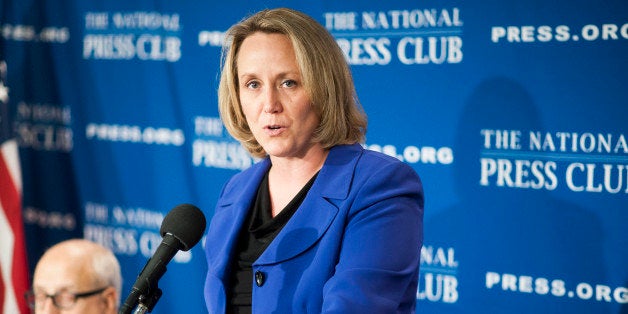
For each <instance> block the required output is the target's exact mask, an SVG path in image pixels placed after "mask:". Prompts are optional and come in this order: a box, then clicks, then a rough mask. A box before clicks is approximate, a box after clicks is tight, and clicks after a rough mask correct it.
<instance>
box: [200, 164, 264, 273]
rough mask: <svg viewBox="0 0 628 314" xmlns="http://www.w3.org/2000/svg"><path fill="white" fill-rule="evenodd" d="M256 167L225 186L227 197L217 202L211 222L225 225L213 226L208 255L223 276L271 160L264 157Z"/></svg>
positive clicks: (212, 265) (212, 267)
mask: <svg viewBox="0 0 628 314" xmlns="http://www.w3.org/2000/svg"><path fill="white" fill-rule="evenodd" d="M254 167H255V168H254V169H251V170H252V172H251V173H249V174H247V176H246V177H240V178H239V179H238V180H235V181H234V183H233V184H232V185H229V186H227V187H226V188H225V191H224V192H223V194H224V195H225V198H224V199H223V200H222V201H221V203H220V204H219V205H218V208H217V210H216V213H215V214H214V217H213V218H212V224H215V225H216V226H222V227H221V228H214V229H211V228H210V231H211V233H210V234H208V235H207V240H208V241H213V243H212V245H211V246H208V248H211V249H212V251H211V252H208V256H210V257H212V258H213V262H210V263H209V264H208V267H210V268H211V269H213V270H214V273H215V274H216V275H217V276H219V277H220V278H224V276H225V272H226V269H227V266H228V265H227V264H228V262H229V256H231V253H232V252H233V249H234V246H235V245H236V242H237V240H238V234H239V232H240V228H241V227H242V224H243V223H244V220H245V219H246V216H247V214H248V211H249V208H250V207H251V202H252V201H253V199H254V198H255V195H256V193H257V188H258V186H259V184H260V182H261V180H262V178H263V177H264V174H265V173H266V171H268V168H269V167H270V161H269V160H268V159H264V160H262V161H261V162H260V165H259V166H257V167H256V166H254ZM218 239H220V240H218Z"/></svg>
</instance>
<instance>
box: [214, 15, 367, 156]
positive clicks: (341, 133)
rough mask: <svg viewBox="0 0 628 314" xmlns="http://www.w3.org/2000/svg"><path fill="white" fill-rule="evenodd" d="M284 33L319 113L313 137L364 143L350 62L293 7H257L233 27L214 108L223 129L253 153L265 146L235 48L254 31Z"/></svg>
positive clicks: (326, 143)
mask: <svg viewBox="0 0 628 314" xmlns="http://www.w3.org/2000/svg"><path fill="white" fill-rule="evenodd" d="M257 32H262V33H271V34H283V35H286V36H287V37H288V38H289V39H290V41H291V42H292V47H293V49H294V52H295V55H296V58H297V60H296V61H297V64H298V66H299V70H300V71H301V77H302V80H303V86H304V88H305V90H306V92H307V93H308V96H309V97H310V99H311V101H312V105H313V106H314V110H315V112H316V114H317V115H318V117H319V120H320V124H319V126H318V127H317V128H316V130H315V131H314V136H313V138H312V141H313V142H315V143H320V144H321V145H322V146H323V148H325V149H327V148H331V147H332V146H335V145H340V144H354V143H364V140H365V134H366V125H367V119H366V115H365V114H364V111H363V109H362V107H361V106H360V104H359V102H358V99H357V95H356V92H355V87H354V85H353V78H352V77H351V71H350V70H349V65H348V64H347V61H346V60H345V57H344V54H343V53H342V50H340V47H338V44H337V43H336V41H335V40H334V38H333V37H332V35H331V34H330V33H329V32H328V31H327V30H326V29H325V28H324V27H323V26H322V25H321V24H320V23H318V22H317V21H315V20H314V19H312V18H311V17H309V16H308V15H306V14H304V13H301V12H299V11H295V10H292V9H286V8H279V9H273V10H263V11H260V12H258V13H256V14H254V15H252V16H250V17H248V18H246V19H244V20H242V21H241V22H239V23H238V24H235V25H234V26H232V27H231V28H230V29H229V30H228V31H227V33H226V37H225V45H224V46H223V51H222V63H221V75H220V85H219V87H218V109H219V111H220V116H221V118H222V120H223V123H224V124H225V127H226V128H227V131H229V133H230V134H231V136H233V137H234V138H236V139H237V140H238V141H240V143H242V145H243V146H244V147H245V148H246V149H247V150H248V151H249V153H251V155H253V156H254V157H258V158H262V157H264V156H266V151H264V148H263V147H262V146H261V145H260V144H259V143H258V141H257V140H256V139H255V138H254V137H253V133H252V132H251V130H250V128H249V125H248V123H247V122H246V118H245V117H244V113H243V112H242V108H241V104H240V98H239V96H238V95H239V82H238V65H237V58H238V52H239V50H240V47H241V45H242V42H243V41H244V39H246V38H247V37H248V36H250V35H252V34H254V33H257Z"/></svg>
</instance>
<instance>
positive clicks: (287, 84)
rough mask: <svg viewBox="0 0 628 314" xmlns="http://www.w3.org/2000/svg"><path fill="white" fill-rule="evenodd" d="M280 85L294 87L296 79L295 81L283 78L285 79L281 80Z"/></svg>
mask: <svg viewBox="0 0 628 314" xmlns="http://www.w3.org/2000/svg"><path fill="white" fill-rule="evenodd" d="M282 85H283V86H285V87H295V86H297V81H295V80H285V81H283V83H282Z"/></svg>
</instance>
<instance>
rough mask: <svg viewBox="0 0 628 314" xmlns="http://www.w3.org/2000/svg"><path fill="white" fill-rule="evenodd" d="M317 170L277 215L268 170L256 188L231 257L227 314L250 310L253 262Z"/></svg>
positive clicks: (306, 189)
mask: <svg viewBox="0 0 628 314" xmlns="http://www.w3.org/2000/svg"><path fill="white" fill-rule="evenodd" d="M317 175H318V173H316V174H315V175H314V176H313V177H312V179H310V181H309V182H308V183H307V184H305V186H304V187H303V188H302V189H301V191H299V193H297V195H296V196H295V197H294V198H293V199H292V201H290V203H288V205H286V207H285V208H284V209H283V210H282V211H281V212H280V213H279V214H278V215H277V216H275V218H273V217H272V209H271V206H270V192H269V190H268V172H267V173H266V175H265V176H264V179H262V182H261V183H260V185H259V188H258V189H257V197H256V198H255V202H254V203H253V206H252V208H251V210H249V215H248V217H247V218H246V220H245V221H244V224H243V225H242V229H241V230H240V234H239V235H238V245H237V247H236V250H235V252H234V253H233V254H234V255H233V258H232V259H231V268H230V269H231V271H230V273H231V277H230V280H231V281H230V285H229V289H228V291H227V293H228V295H227V313H251V302H252V295H253V271H252V269H251V265H252V264H253V262H255V261H256V260H257V259H258V258H259V257H260V255H262V253H263V252H264V250H265V249H266V247H268V245H269V244H270V243H271V242H272V241H273V239H274V238H275V237H276V236H277V234H278V233H279V231H281V229H282V228H283V227H284V226H285V225H286V223H288V220H290V217H292V215H293V214H294V213H295V212H296V211H297V208H298V207H299V206H300V205H301V203H302V202H303V200H304V199H305V196H306V195H307V192H308V191H309V190H310V188H311V187H312V184H313V183H314V180H315V179H316V176H317Z"/></svg>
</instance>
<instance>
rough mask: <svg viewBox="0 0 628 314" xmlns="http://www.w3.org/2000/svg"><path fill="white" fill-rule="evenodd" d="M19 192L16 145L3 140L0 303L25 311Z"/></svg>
mask: <svg viewBox="0 0 628 314" xmlns="http://www.w3.org/2000/svg"><path fill="white" fill-rule="evenodd" d="M16 163H17V164H16ZM20 192H21V178H20V176H19V161H18V158H17V145H15V141H7V142H5V143H3V144H2V147H1V149H0V247H2V250H0V271H1V272H2V274H1V275H0V277H1V278H0V279H1V280H2V287H1V289H0V290H1V291H0V292H2V294H3V296H2V297H0V301H2V303H0V305H1V308H2V313H7V314H8V313H23V314H26V313H28V308H27V307H26V302H25V300H24V298H23V294H24V292H26V290H27V289H28V282H29V281H28V270H27V263H26V248H25V245H24V226H23V224H22V211H21V200H20Z"/></svg>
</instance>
